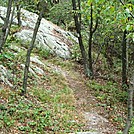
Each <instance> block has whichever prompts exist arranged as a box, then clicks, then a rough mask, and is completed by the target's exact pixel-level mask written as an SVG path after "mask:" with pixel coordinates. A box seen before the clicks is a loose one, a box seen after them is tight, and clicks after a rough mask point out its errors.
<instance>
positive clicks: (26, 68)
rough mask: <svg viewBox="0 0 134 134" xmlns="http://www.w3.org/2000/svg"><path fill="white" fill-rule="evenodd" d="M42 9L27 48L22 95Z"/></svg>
mask: <svg viewBox="0 0 134 134" xmlns="http://www.w3.org/2000/svg"><path fill="white" fill-rule="evenodd" d="M42 8H43V7H42ZM44 11H45V9H44V8H43V9H42V11H41V12H40V14H39V17H38V19H37V22H36V25H35V29H34V33H33V37H32V41H31V44H30V47H29V48H28V50H27V56H26V62H25V69H24V78H23V87H22V88H23V89H22V95H24V94H26V91H27V79H28V73H29V66H30V55H31V52H32V50H33V48H34V43H35V39H36V35H37V32H38V29H39V26H40V22H41V19H42V16H43V13H44Z"/></svg>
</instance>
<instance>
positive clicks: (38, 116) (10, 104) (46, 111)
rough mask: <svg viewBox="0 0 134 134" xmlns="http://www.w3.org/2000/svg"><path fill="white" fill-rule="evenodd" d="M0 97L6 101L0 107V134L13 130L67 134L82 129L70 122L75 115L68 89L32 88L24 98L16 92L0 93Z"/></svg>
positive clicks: (71, 96) (75, 123)
mask: <svg viewBox="0 0 134 134" xmlns="http://www.w3.org/2000/svg"><path fill="white" fill-rule="evenodd" d="M0 96H1V97H2V98H4V100H5V99H7V102H5V103H4V105H3V104H1V105H0V112H1V114H0V131H1V130H2V129H5V128H6V129H8V130H11V129H12V128H13V129H15V130H16V131H18V132H19V133H23V132H24V133H49V132H50V133H51V131H53V132H55V133H56V132H58V133H59V132H62V133H66V132H72V131H76V130H78V129H79V127H80V125H82V124H80V125H79V124H77V122H71V120H75V118H76V116H77V114H76V111H75V107H74V97H73V95H72V91H71V89H69V88H64V89H62V90H59V91H58V90H57V89H49V90H46V89H44V88H40V89H39V88H34V89H32V90H30V91H29V95H28V96H27V97H22V96H20V95H19V92H18V93H17V92H13V91H11V90H4V91H3V90H1V91H0Z"/></svg>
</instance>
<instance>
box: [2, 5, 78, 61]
mask: <svg viewBox="0 0 134 134" xmlns="http://www.w3.org/2000/svg"><path fill="white" fill-rule="evenodd" d="M0 14H1V16H2V17H4V18H5V16H6V8H5V7H2V6H0ZM15 16H16V15H15ZM37 18H38V15H37V14H35V13H32V12H29V11H27V10H24V9H21V21H22V28H21V29H20V30H19V31H16V33H15V34H14V36H15V37H16V38H19V39H21V40H23V41H24V42H29V41H31V38H32V34H33V30H34V27H35V23H36V20H37ZM0 23H2V24H3V20H2V19H0ZM13 24H17V19H16V17H14V20H13ZM72 40H74V41H77V38H76V37H75V36H73V35H72V34H71V33H70V32H68V31H64V30H63V29H61V28H60V27H58V26H57V25H55V24H53V23H51V22H50V21H47V20H45V19H44V18H43V19H42V21H41V24H40V28H39V31H38V34H37V38H36V43H35V44H36V47H37V48H41V49H45V50H46V49H47V50H49V51H50V52H51V53H54V54H56V55H58V56H60V57H62V58H65V59H67V58H70V56H71V50H70V46H71V45H72V44H73V43H72ZM26 44H27V43H26Z"/></svg>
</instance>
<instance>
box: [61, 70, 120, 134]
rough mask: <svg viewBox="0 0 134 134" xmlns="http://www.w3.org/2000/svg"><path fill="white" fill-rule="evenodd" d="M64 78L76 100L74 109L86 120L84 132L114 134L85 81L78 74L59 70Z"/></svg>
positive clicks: (111, 125)
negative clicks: (80, 112)
mask: <svg viewBox="0 0 134 134" xmlns="http://www.w3.org/2000/svg"><path fill="white" fill-rule="evenodd" d="M60 72H61V73H62V74H63V75H64V77H65V78H66V80H67V82H68V85H69V86H70V88H71V89H72V90H73V91H74V94H75V97H76V99H77V102H76V107H77V109H78V110H81V111H82V113H83V115H84V116H85V119H86V125H85V128H84V131H87V132H92V131H95V132H97V134H116V133H117V129H116V127H115V126H114V125H113V124H112V123H110V122H109V121H108V119H106V117H107V112H106V110H105V109H104V107H102V106H99V105H98V104H99V102H98V101H97V100H96V98H95V97H94V96H93V95H92V94H91V91H90V90H89V89H87V88H88V87H87V86H86V84H85V83H86V80H85V79H84V78H82V75H81V74H80V73H79V72H70V71H65V70H62V69H60Z"/></svg>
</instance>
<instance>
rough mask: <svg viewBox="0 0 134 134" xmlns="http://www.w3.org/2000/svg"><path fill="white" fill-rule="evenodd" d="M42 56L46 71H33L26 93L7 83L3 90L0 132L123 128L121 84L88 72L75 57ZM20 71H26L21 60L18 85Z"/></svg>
mask: <svg viewBox="0 0 134 134" xmlns="http://www.w3.org/2000/svg"><path fill="white" fill-rule="evenodd" d="M42 62H43V63H44V66H45V67H42V69H44V71H45V76H44V75H39V76H38V77H37V78H35V77H33V76H30V78H29V81H28V91H27V94H26V96H20V95H19V90H10V89H9V88H6V87H5V86H4V85H3V88H4V90H0V112H1V115H0V134H23V133H26V134H29V133H31V134H32V133H41V134H66V133H69V134H77V133H78V132H80V134H84V132H87V133H88V134H117V133H118V132H119V131H122V129H123V127H124V120H125V115H126V113H125V112H126V104H124V103H123V102H120V101H117V97H118V98H120V96H119V95H120V92H119V90H118V89H117V86H116V85H113V83H109V81H107V80H106V81H105V80H103V79H98V78H94V79H89V78H87V77H85V75H84V74H83V69H82V66H81V65H79V64H78V63H75V62H74V61H69V60H62V59H58V58H52V59H47V60H44V59H42ZM20 71H21V73H23V71H22V69H21V68H20V67H19V66H18V70H16V72H17V75H18V76H17V78H18V80H17V82H18V85H19V84H20V85H21V79H20V78H21V77H22V74H21V73H20ZM19 73H20V74H19ZM98 83H99V84H98ZM17 89H19V87H17ZM117 93H119V94H117ZM113 95H114V96H113ZM121 98H122V97H121Z"/></svg>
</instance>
